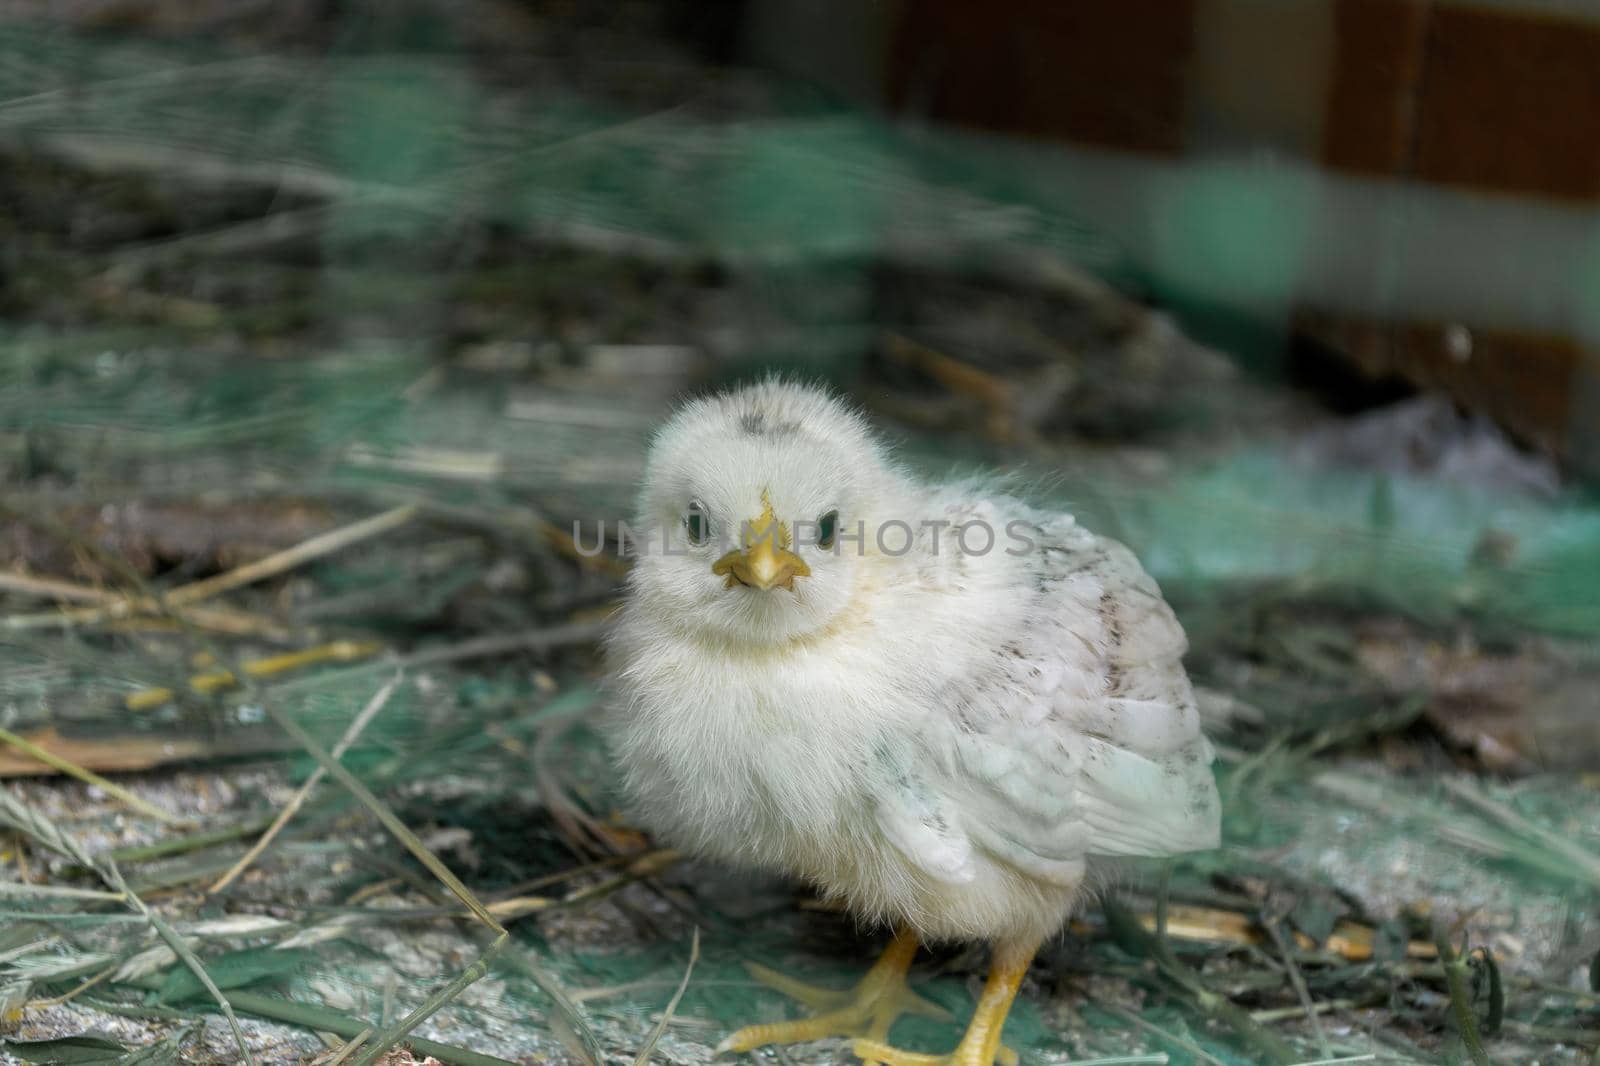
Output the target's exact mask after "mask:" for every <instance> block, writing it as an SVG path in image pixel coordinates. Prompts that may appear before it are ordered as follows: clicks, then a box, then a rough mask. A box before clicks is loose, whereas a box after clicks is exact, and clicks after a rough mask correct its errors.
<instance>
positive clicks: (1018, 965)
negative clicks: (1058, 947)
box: [855, 941, 1038, 1066]
mask: <svg viewBox="0 0 1600 1066" xmlns="http://www.w3.org/2000/svg"><path fill="white" fill-rule="evenodd" d="M1037 950H1038V945H1037V944H1033V943H1026V944H1024V943H1019V942H1004V941H1003V942H1001V943H1000V944H997V945H996V946H995V949H994V961H993V962H992V963H991V964H990V966H989V980H988V981H987V982H986V983H985V984H984V986H983V995H982V996H981V997H980V998H979V999H978V1007H977V1009H976V1010H974V1011H973V1012H972V1021H971V1022H969V1023H968V1025H967V1032H966V1035H965V1036H963V1037H962V1038H961V1043H959V1044H957V1045H956V1049H955V1050H954V1051H952V1052H950V1054H948V1055H925V1054H923V1053H921V1052H919V1051H901V1050H900V1049H899V1048H896V1047H890V1046H889V1045H887V1044H885V1043H883V1042H882V1041H881V1040H873V1039H870V1038H869V1039H866V1040H857V1041H856V1043H855V1053H856V1054H857V1055H858V1056H860V1057H861V1058H862V1059H863V1060H865V1061H867V1062H878V1063H883V1064H884V1066H993V1064H994V1063H996V1062H999V1063H1002V1064H1003V1066H1016V1063H1017V1054H1016V1052H1014V1051H1012V1050H1011V1049H1010V1048H1008V1047H1005V1046H1004V1045H1002V1044H1001V1043H1000V1030H1001V1029H1003V1028H1004V1027H1005V1024H1006V1015H1007V1014H1008V1013H1010V1011H1011V1003H1012V1001H1013V1000H1015V999H1016V998H1017V989H1018V988H1020V987H1022V978H1023V976H1024V975H1026V974H1027V972H1028V964H1029V963H1031V962H1032V961H1033V953H1034V952H1035V951H1037Z"/></svg>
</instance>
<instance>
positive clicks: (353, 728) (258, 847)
mask: <svg viewBox="0 0 1600 1066" xmlns="http://www.w3.org/2000/svg"><path fill="white" fill-rule="evenodd" d="M399 687H400V675H399V674H396V675H395V676H394V678H393V679H392V680H390V681H389V682H387V683H386V684H385V685H384V686H383V687H382V688H380V689H378V691H377V692H376V693H374V694H373V696H372V699H370V700H368V701H367V705H366V706H365V707H363V708H361V712H360V713H359V714H357V715H356V716H355V718H354V719H353V720H352V721H351V722H350V725H349V727H348V728H346V729H345V731H344V735H343V736H341V737H340V738H339V742H338V743H337V744H335V745H334V746H333V751H332V752H330V754H331V755H332V756H333V758H335V759H340V758H343V757H344V753H345V752H346V751H348V750H349V749H350V745H351V744H354V743H355V742H356V739H357V738H358V737H360V736H361V733H362V731H363V730H364V729H366V728H367V725H368V723H370V722H371V721H372V719H373V718H375V717H377V714H378V712H379V711H381V710H383V708H384V706H385V705H386V704H388V702H389V697H390V696H393V695H394V692H395V689H397V688H399ZM326 774H327V771H325V770H324V769H323V768H322V767H320V766H319V767H317V768H316V769H315V770H313V771H311V776H310V777H308V778H306V780H305V783H304V784H303V785H301V786H300V787H299V788H298V789H296V790H295V794H294V795H293V796H291V797H289V802H288V803H286V804H284V807H283V810H282V811H280V812H279V814H278V816H277V817H276V818H274V819H273V821H272V824H271V825H270V826H268V827H267V831H266V832H264V833H262V834H261V839H259V840H257V841H256V842H255V843H254V844H252V845H251V846H250V850H248V851H246V852H245V853H244V855H243V856H241V857H240V859H239V861H238V862H236V863H234V864H233V866H232V867H230V868H229V870H228V872H227V873H225V874H223V875H222V876H221V877H219V878H217V881H216V883H215V884H213V885H212V886H211V887H210V888H209V889H207V890H206V891H207V893H208V894H210V895H215V894H216V893H218V892H221V891H222V890H223V889H225V888H227V887H228V886H229V885H231V884H232V883H233V882H234V881H235V880H236V879H237V878H238V876H239V875H240V874H242V873H244V872H245V870H246V869H248V868H249V867H250V864H251V863H253V862H255V861H256V859H257V858H259V857H260V855H261V853H262V852H263V851H266V850H267V848H268V846H270V845H271V844H272V841H273V839H274V838H276V837H277V835H278V834H279V833H280V832H282V831H283V827H284V826H286V825H288V824H289V820H290V819H291V818H293V817H294V816H295V813H296V812H297V811H299V810H300V808H301V807H302V806H303V805H304V804H305V802H306V800H307V799H309V798H310V796H311V793H312V792H314V791H316V788H317V785H319V784H321V783H322V779H323V777H324V776H326Z"/></svg>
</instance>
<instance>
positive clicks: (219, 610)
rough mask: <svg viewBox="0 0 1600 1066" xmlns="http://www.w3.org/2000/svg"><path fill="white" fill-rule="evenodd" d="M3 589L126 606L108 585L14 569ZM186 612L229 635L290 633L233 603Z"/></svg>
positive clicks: (59, 615)
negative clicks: (228, 605)
mask: <svg viewBox="0 0 1600 1066" xmlns="http://www.w3.org/2000/svg"><path fill="white" fill-rule="evenodd" d="M0 591H5V592H16V593H21V594H22V595H25V596H35V597H38V598H40V599H49V600H60V601H70V602H73V603H90V604H97V605H99V606H100V607H102V608H106V609H109V610H113V611H119V612H120V611H126V609H127V608H126V607H123V606H120V605H121V604H124V603H126V598H125V597H123V596H121V595H119V594H117V593H115V592H111V591H110V590H108V589H102V588H96V587H94V586H92V585H80V584H77V583H76V582H72V581H62V580H61V579H59V578H53V577H39V576H37V575H34V574H20V573H17V572H16V571H15V570H0ZM183 616H184V618H185V619H186V620H188V621H189V622H190V623H191V624H193V625H195V626H198V627H200V628H201V629H209V630H212V631H213V632H216V633H226V634H228V635H230V636H240V637H250V636H254V637H263V638H266V639H269V640H286V639H288V638H289V636H290V633H289V631H288V630H287V629H285V628H284V627H282V626H279V625H276V624H274V623H273V622H271V621H268V620H267V619H265V618H260V617H258V616H256V615H253V614H251V613H249V612H248V611H238V610H234V609H233V608H231V607H191V608H189V609H188V610H186V611H184V612H183ZM72 618H73V613H72V612H70V611H68V612H63V611H46V612H43V613H39V614H19V615H12V616H11V617H9V618H6V619H4V621H3V622H0V625H3V626H4V627H5V628H6V629H16V630H21V629H44V628H49V627H55V626H62V625H66V624H69V623H70V622H71V620H72Z"/></svg>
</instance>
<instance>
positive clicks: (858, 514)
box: [630, 381, 896, 645]
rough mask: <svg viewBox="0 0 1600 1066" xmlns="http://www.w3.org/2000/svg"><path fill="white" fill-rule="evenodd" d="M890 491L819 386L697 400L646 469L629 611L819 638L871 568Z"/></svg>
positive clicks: (756, 634) (867, 445)
mask: <svg viewBox="0 0 1600 1066" xmlns="http://www.w3.org/2000/svg"><path fill="white" fill-rule="evenodd" d="M895 485H896V475H895V472H894V470H893V468H892V467H891V465H890V464H889V463H888V461H887V460H886V458H885V457H884V455H883V453H882V450H881V448H880V446H879V445H878V444H877V442H876V441H874V440H873V439H872V437H871V435H870V434H869V432H868V431H867V429H866V426H865V424H864V423H863V421H862V420H861V419H860V417H859V416H857V415H856V414H855V413H853V412H852V411H851V410H850V409H849V408H847V407H846V406H845V405H844V404H843V403H841V402H840V401H838V400H837V399H835V398H834V397H832V396H830V395H829V394H828V393H826V392H823V391H821V390H819V389H815V388H810V387H806V386H799V385H794V384H790V383H785V382H779V381H769V382H765V383H763V384H760V385H756V386H751V387H749V388H744V389H739V390H737V391H734V392H730V393H724V394H721V395H717V396H711V397H707V398H703V399H699V400H696V401H694V402H692V403H690V404H688V405H686V406H685V407H683V408H681V409H680V410H679V411H678V413H677V414H676V415H674V416H673V418H672V419H671V420H670V421H669V422H668V423H667V424H666V425H665V426H663V427H662V429H661V431H660V433H659V434H658V435H657V437H656V439H655V442H654V444H653V445H652V447H651V450H650V456H649V459H648V461H647V463H646V467H645V476H644V486H643V489H642V491H641V494H640V499H639V513H638V516H637V520H636V521H637V525H638V527H639V528H638V529H637V530H635V531H634V534H635V536H634V543H633V545H632V546H633V548H634V550H635V553H636V556H637V558H636V561H635V564H634V569H633V574H632V577H631V578H630V581H631V586H632V594H633V597H634V602H635V603H636V604H637V606H638V607H639V609H641V610H643V611H645V612H647V613H648V614H649V615H650V617H651V618H652V619H653V620H654V621H656V622H658V623H660V624H662V625H666V626H673V627H682V628H688V629H692V630H698V631H700V632H702V633H704V634H706V635H708V636H714V637H716V638H719V639H723V640H727V641H730V642H735V643H740V644H756V645H763V644H766V645H779V644H783V643H785V642H788V641H792V640H796V639H799V638H802V637H804V636H806V635H807V634H810V633H815V632H817V631H819V630H822V629H825V628H826V627H828V626H829V625H830V624H831V623H832V622H833V621H834V620H835V619H837V618H838V617H839V616H840V614H841V613H842V612H844V611H846V610H847V609H848V608H849V605H850V604H851V602H852V598H853V596H854V595H855V593H856V591H857V589H858V588H859V587H860V583H861V582H862V581H863V579H864V578H865V576H866V571H867V568H868V567H870V566H871V565H872V554H871V548H872V545H871V543H870V541H871V535H870V533H868V535H867V537H866V538H864V539H863V538H862V537H861V536H860V533H861V531H862V530H863V529H865V530H870V529H871V528H873V525H874V521H875V519H876V517H877V515H876V512H877V511H878V510H879V509H880V508H881V507H883V506H884V501H886V500H888V499H890V498H892V497H893V496H894V495H895V492H894V488H895Z"/></svg>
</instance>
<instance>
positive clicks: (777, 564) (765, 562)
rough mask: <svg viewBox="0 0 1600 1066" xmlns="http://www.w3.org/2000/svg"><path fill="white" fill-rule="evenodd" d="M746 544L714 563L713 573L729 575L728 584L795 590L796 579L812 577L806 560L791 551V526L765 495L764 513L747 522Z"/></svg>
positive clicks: (762, 495)
mask: <svg viewBox="0 0 1600 1066" xmlns="http://www.w3.org/2000/svg"><path fill="white" fill-rule="evenodd" d="M741 539H742V540H743V543H744V547H743V548H741V549H735V550H734V551H731V552H729V553H728V554H726V555H724V556H723V557H722V558H720V559H718V560H717V561H716V562H714V563H712V564H711V572H712V573H713V574H721V575H726V576H727V578H728V580H727V584H726V585H725V586H724V587H726V588H730V589H731V588H733V586H734V585H735V584H740V585H749V586H750V587H751V588H758V589H761V590H762V591H763V592H765V591H767V590H768V589H774V588H785V589H789V590H790V591H793V590H794V579H795V578H797V577H810V576H811V568H810V567H809V566H807V565H806V563H805V560H804V559H802V558H800V557H799V556H798V555H796V554H795V553H794V552H792V551H790V550H789V527H788V526H786V525H784V524H783V523H782V522H780V521H778V516H777V515H775V514H773V512H772V501H771V500H769V499H767V494H766V493H765V492H763V493H762V494H761V516H760V517H759V518H757V519H755V520H754V521H752V522H747V523H745V526H744V532H743V534H742V538H741Z"/></svg>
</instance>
